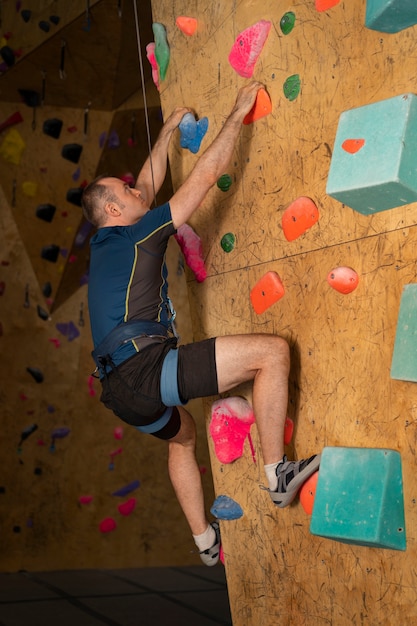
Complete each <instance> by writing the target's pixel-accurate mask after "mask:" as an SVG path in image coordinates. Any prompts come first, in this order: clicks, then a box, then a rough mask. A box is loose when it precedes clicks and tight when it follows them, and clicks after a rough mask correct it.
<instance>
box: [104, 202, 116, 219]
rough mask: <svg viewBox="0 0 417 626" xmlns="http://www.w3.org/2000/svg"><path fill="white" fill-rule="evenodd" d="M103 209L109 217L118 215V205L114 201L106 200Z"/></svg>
mask: <svg viewBox="0 0 417 626" xmlns="http://www.w3.org/2000/svg"><path fill="white" fill-rule="evenodd" d="M104 211H105V212H106V213H107V215H108V216H109V217H118V216H119V215H120V207H119V205H118V204H116V203H115V202H106V204H105V205H104Z"/></svg>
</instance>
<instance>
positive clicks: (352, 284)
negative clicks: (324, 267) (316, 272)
mask: <svg viewBox="0 0 417 626" xmlns="http://www.w3.org/2000/svg"><path fill="white" fill-rule="evenodd" d="M327 282H328V283H329V285H330V287H333V289H335V290H336V291H339V292H340V293H344V294H346V293H351V291H354V290H355V289H356V287H357V286H358V283H359V276H358V275H357V273H356V272H355V270H354V269H352V268H351V267H337V268H336V269H334V270H332V271H331V272H329V273H328V275H327Z"/></svg>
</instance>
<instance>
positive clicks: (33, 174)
mask: <svg viewBox="0 0 417 626" xmlns="http://www.w3.org/2000/svg"><path fill="white" fill-rule="evenodd" d="M69 4H71V7H70V6H69ZM122 5H123V6H122ZM86 7H87V10H86ZM1 9H2V13H1V18H2V21H1V29H2V30H1V33H0V34H1V35H2V40H1V41H2V45H1V47H0V54H1V56H2V61H3V62H2V64H1V66H0V352H1V354H2V359H1V362H0V415H1V425H2V426H1V434H0V441H1V449H2V469H1V471H0V529H1V530H0V569H1V571H6V572H8V571H18V570H31V571H42V570H51V569H74V568H75V569H79V568H97V567H108V568H116V567H137V566H146V565H154V566H163V565H184V564H194V563H196V562H199V557H198V554H196V553H195V551H194V552H193V549H194V544H193V541H192V538H191V536H190V533H189V530H188V528H187V526H186V522H185V520H184V518H183V515H182V512H181V511H180V508H179V506H178V504H177V502H176V499H175V496H174V493H173V490H172V487H171V485H170V483H169V479H168V475H167V471H166V452H167V451H166V445H165V444H163V443H161V442H158V441H157V440H156V439H154V438H151V437H145V436H141V435H139V434H138V433H137V432H136V431H134V429H132V428H130V427H127V426H126V427H124V425H123V423H122V422H120V420H118V419H117V418H116V417H115V416H113V414H112V413H111V412H109V411H107V410H106V409H105V408H104V406H103V405H101V403H100V402H99V399H98V398H99V394H100V385H99V383H98V381H97V380H96V379H95V378H93V377H92V376H91V373H92V370H93V368H94V363H93V360H92V358H91V350H92V343H91V335H90V329H89V317H88V305H87V283H88V259H89V247H88V240H89V237H90V235H91V229H89V228H88V224H86V223H85V221H84V220H83V218H82V212H81V208H80V196H81V193H82V189H83V187H84V185H85V184H86V183H87V182H89V181H90V180H92V179H93V178H94V177H95V175H96V174H99V173H104V172H109V173H110V172H111V173H114V175H116V176H120V177H124V178H125V179H126V180H128V181H130V180H132V179H133V178H135V177H136V175H137V173H138V171H139V168H140V166H141V164H142V163H143V162H144V161H145V159H146V158H147V156H148V147H147V143H146V141H145V137H146V124H145V114H144V100H143V95H142V89H141V76H140V72H139V57H138V49H137V41H136V36H135V28H134V19H133V3H120V2H113V0H101V1H100V2H91V3H86V2H85V1H83V2H74V3H67V2H58V1H56V0H55V1H54V2H47V1H40V0H39V1H38V2H36V1H35V0H32V1H31V2H27V3H25V2H16V3H15V2H9V3H1ZM140 32H141V35H142V37H143V40H144V45H145V43H146V44H147V43H149V42H150V41H151V39H152V30H151V20H150V7H149V6H148V5H147V4H146V3H141V31H140ZM63 40H64V41H65V53H64V52H62V51H61V45H60V44H61V42H62V41H63ZM23 44H24V45H23ZM21 48H22V49H21ZM60 52H62V54H60ZM143 54H145V48H144V49H143ZM4 59H6V61H7V63H6V61H5V60H4ZM132 59H134V60H135V66H134V71H133V70H132V67H131V63H132ZM144 60H145V61H146V63H148V62H147V60H146V57H144ZM92 74H93V76H92ZM144 77H145V81H149V84H148V86H147V90H146V93H147V113H148V119H149V126H150V135H151V140H152V141H155V139H156V136H157V133H158V132H159V129H160V127H161V124H162V116H161V110H160V105H159V97H158V93H157V90H156V88H155V86H154V85H153V83H152V80H151V66H150V65H148V64H147V65H146V66H145V68H144ZM169 182H170V181H169V178H168V181H167V183H168V184H167V186H166V187H165V188H164V189H163V190H162V191H161V201H162V200H163V197H165V196H164V194H169V193H170V184H169ZM168 262H169V265H170V268H171V279H170V284H171V286H172V288H173V291H172V298H173V301H174V303H175V306H176V309H177V312H178V329H179V332H180V334H181V335H182V337H183V339H184V340H187V339H188V340H190V339H191V330H190V325H189V323H188V320H189V308H188V297H187V291H186V285H185V280H184V266H185V263H184V258H183V255H182V254H181V251H180V248H179V246H178V243H177V242H175V241H173V242H172V245H171V246H170V249H169V253H168ZM193 407H194V408H193V410H194V411H195V413H196V415H197V416H198V415H199V413H200V414H201V413H202V409H201V403H198V402H196V403H194V404H193ZM200 424H201V426H200V430H202V434H204V422H203V420H202V419H200ZM200 441H201V444H200V445H199V458H200V461H201V472H202V474H203V482H204V486H205V489H206V490H207V492H208V494H210V496H211V497H212V494H213V489H212V481H211V472H210V464H209V460H208V450H207V445H206V443H205V440H204V436H202V437H200ZM155 494H158V497H155ZM168 519H169V520H170V524H167V523H166V520H168Z"/></svg>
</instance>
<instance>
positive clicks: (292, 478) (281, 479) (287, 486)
mask: <svg viewBox="0 0 417 626" xmlns="http://www.w3.org/2000/svg"><path fill="white" fill-rule="evenodd" d="M320 459H321V455H320V454H315V455H313V456H311V457H310V458H309V459H302V460H300V461H288V460H287V457H286V456H284V458H283V460H282V461H281V463H280V464H279V465H278V467H277V470H276V472H277V478H278V488H277V490H276V491H271V490H270V489H268V491H269V494H270V496H271V498H272V501H273V502H274V504H276V505H277V506H279V507H280V508H282V509H283V508H284V507H286V506H288V505H289V504H291V502H292V501H293V500H294V498H295V496H296V495H297V493H298V490H299V489H300V487H302V485H303V483H305V481H306V480H307V478H310V476H311V475H312V474H314V472H315V471H317V470H318V468H319V465H320Z"/></svg>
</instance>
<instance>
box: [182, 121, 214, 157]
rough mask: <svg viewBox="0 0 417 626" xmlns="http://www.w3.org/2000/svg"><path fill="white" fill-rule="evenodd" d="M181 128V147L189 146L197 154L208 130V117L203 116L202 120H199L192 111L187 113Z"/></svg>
mask: <svg viewBox="0 0 417 626" xmlns="http://www.w3.org/2000/svg"><path fill="white" fill-rule="evenodd" d="M179 129H180V133H181V139H180V144H181V148H187V149H188V150H190V152H192V153H193V154H196V153H197V152H198V151H199V149H200V145H201V142H202V140H203V137H204V135H205V134H206V132H207V129H208V118H207V117H202V118H201V120H198V121H197V120H196V119H195V118H194V116H193V115H192V113H186V114H185V115H184V117H183V118H182V120H181V122H180V124H179Z"/></svg>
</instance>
